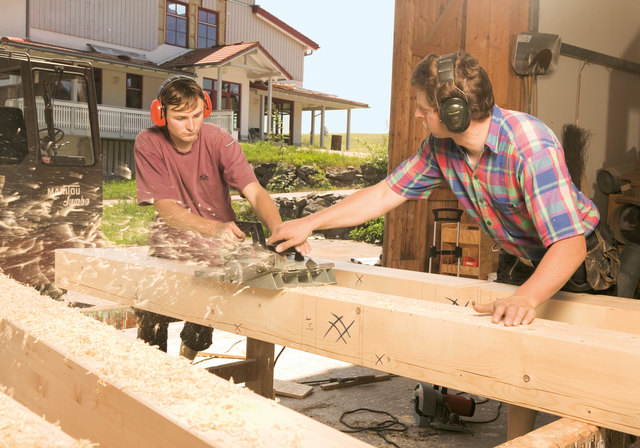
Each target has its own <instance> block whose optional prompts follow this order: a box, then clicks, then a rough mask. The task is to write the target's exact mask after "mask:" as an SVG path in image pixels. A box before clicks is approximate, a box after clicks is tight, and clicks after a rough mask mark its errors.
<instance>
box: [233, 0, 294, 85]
mask: <svg viewBox="0 0 640 448" xmlns="http://www.w3.org/2000/svg"><path fill="white" fill-rule="evenodd" d="M227 13H228V14H227V17H228V19H227V36H226V41H227V43H234V42H241V41H242V42H255V41H259V42H260V45H262V47H263V48H264V49H265V50H267V52H268V53H269V54H270V55H271V56H272V57H273V58H274V59H275V60H276V61H278V63H279V64H280V65H281V66H282V67H284V69H285V70H286V71H287V72H289V74H290V75H291V76H292V77H293V79H294V80H296V81H299V83H298V84H299V85H302V80H303V78H304V46H303V45H302V44H300V43H299V42H297V41H295V40H293V39H292V38H291V37H289V36H288V35H286V34H284V33H283V32H281V31H278V30H277V29H276V28H275V27H273V26H271V25H269V24H268V23H267V22H265V21H264V20H262V19H259V18H258V17H256V15H255V14H253V13H252V12H251V6H250V5H245V4H241V3H239V2H234V1H228V2H227Z"/></svg>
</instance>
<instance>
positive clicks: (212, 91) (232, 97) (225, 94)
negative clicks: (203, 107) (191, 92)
mask: <svg viewBox="0 0 640 448" xmlns="http://www.w3.org/2000/svg"><path fill="white" fill-rule="evenodd" d="M202 89H203V90H204V91H205V92H207V93H208V94H209V96H210V97H211V105H212V107H213V110H216V109H217V108H218V81H217V80H215V79H210V78H204V79H203V80H202ZM221 106H222V107H220V109H230V110H232V111H233V128H234V129H238V128H240V84H238V83H235V82H227V81H222V105H221Z"/></svg>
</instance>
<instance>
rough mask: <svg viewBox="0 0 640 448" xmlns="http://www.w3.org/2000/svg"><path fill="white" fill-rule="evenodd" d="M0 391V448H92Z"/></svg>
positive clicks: (87, 441)
mask: <svg viewBox="0 0 640 448" xmlns="http://www.w3.org/2000/svg"><path fill="white" fill-rule="evenodd" d="M5 392H6V391H5V390H4V388H2V387H0V448H5V447H6V448H9V447H11V448H94V447H97V446H98V445H97V444H95V443H92V442H90V441H89V440H76V439H74V438H73V437H71V436H70V435H68V434H66V433H65V432H63V431H62V429H60V427H59V426H58V425H54V424H53V423H49V422H47V421H46V420H45V419H43V418H42V417H39V416H37V415H36V414H35V413H33V412H31V411H30V410H29V409H28V408H26V407H24V406H22V405H21V404H20V403H18V402H17V401H15V400H13V399H12V398H10V397H9V396H8V395H6V393H5Z"/></svg>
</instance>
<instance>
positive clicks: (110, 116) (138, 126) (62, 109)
mask: <svg viewBox="0 0 640 448" xmlns="http://www.w3.org/2000/svg"><path fill="white" fill-rule="evenodd" d="M21 106H22V104H20V105H19V106H18V107H21ZM36 109H37V111H38V126H40V127H41V128H44V127H46V124H45V121H44V102H43V101H38V102H37V103H36ZM204 121H205V122H207V123H213V124H217V125H218V126H220V127H221V128H222V129H226V130H227V131H228V132H229V133H233V111H231V110H214V111H212V112H211V115H209V116H208V117H207V118H205V120H204ZM53 122H54V125H55V127H57V128H60V129H62V130H63V131H64V132H65V133H67V134H70V135H89V113H88V108H87V105H86V104H84V103H76V102H73V101H60V100H57V101H56V102H55V103H54V107H53ZM98 124H99V125H100V137H102V138H112V139H121V140H134V139H135V138H136V135H138V132H140V131H141V130H143V129H145V128H148V127H150V126H152V123H151V117H150V116H149V111H146V110H140V109H130V108H126V107H115V106H103V105H99V106H98Z"/></svg>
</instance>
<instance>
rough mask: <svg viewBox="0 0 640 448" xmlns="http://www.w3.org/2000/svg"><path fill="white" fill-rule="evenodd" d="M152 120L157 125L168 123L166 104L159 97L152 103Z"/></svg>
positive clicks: (161, 125)
mask: <svg viewBox="0 0 640 448" xmlns="http://www.w3.org/2000/svg"><path fill="white" fill-rule="evenodd" d="M209 101H211V100H209ZM151 121H152V122H153V124H155V125H156V126H160V127H163V126H166V125H167V119H166V117H165V110H164V106H163V105H162V103H161V102H160V100H159V99H157V98H156V99H155V100H153V102H152V103H151Z"/></svg>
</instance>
